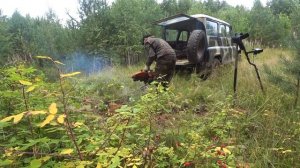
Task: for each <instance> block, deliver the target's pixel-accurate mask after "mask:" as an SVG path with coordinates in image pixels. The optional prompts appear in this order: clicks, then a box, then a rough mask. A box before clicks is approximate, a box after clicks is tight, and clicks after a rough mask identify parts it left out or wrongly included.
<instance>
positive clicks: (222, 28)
mask: <svg viewBox="0 0 300 168" xmlns="http://www.w3.org/2000/svg"><path fill="white" fill-rule="evenodd" d="M219 35H220V36H221V37H226V35H227V32H226V27H225V25H222V24H220V26H219Z"/></svg>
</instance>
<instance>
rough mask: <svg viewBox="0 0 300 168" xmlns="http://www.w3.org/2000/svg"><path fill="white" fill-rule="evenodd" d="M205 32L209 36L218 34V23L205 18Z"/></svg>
mask: <svg viewBox="0 0 300 168" xmlns="http://www.w3.org/2000/svg"><path fill="white" fill-rule="evenodd" d="M206 33H207V35H209V36H218V23H216V22H212V21H209V20H207V21H206Z"/></svg>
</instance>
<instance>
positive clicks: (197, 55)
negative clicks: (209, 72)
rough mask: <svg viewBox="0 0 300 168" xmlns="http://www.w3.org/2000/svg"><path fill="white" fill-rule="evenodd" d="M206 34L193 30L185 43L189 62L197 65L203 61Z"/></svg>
mask: <svg viewBox="0 0 300 168" xmlns="http://www.w3.org/2000/svg"><path fill="white" fill-rule="evenodd" d="M205 38H206V34H205V32H204V31H203V30H194V31H193V32H192V33H191V35H190V38H189V40H188V43H187V58H188V60H189V62H191V63H194V64H197V63H200V62H201V61H203V59H204V53H205V46H206V45H205Z"/></svg>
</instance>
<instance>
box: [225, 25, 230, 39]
mask: <svg viewBox="0 0 300 168" xmlns="http://www.w3.org/2000/svg"><path fill="white" fill-rule="evenodd" d="M226 36H227V37H231V30H230V27H229V26H226Z"/></svg>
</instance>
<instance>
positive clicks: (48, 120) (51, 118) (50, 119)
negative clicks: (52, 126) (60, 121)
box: [40, 114, 55, 127]
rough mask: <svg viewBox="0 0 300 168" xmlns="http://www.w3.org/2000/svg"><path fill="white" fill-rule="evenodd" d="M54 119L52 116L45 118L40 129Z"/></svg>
mask: <svg viewBox="0 0 300 168" xmlns="http://www.w3.org/2000/svg"><path fill="white" fill-rule="evenodd" d="M54 118H55V116H54V115H53V114H50V115H48V116H47V118H46V119H45V120H44V121H43V122H42V123H41V124H40V127H44V126H45V125H47V124H49V123H50V122H51V121H52V120H53V119H54Z"/></svg>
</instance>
